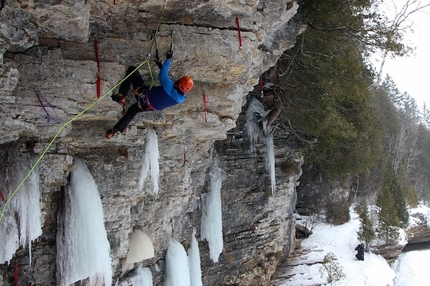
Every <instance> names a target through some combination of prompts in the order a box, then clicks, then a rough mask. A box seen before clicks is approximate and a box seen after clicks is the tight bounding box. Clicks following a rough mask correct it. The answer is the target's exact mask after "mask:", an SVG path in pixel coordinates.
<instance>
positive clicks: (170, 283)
mask: <svg viewBox="0 0 430 286" xmlns="http://www.w3.org/2000/svg"><path fill="white" fill-rule="evenodd" d="M164 275H165V276H164V286H190V270H189V267H188V258H187V253H186V252H185V249H184V247H183V246H182V244H180V243H179V242H178V241H177V240H176V239H174V238H172V239H171V240H170V245H169V248H168V249H167V252H166V269H165V274H164Z"/></svg>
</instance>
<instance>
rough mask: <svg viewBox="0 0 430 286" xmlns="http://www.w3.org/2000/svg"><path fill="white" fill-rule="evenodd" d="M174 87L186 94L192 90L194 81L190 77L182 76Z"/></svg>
mask: <svg viewBox="0 0 430 286" xmlns="http://www.w3.org/2000/svg"><path fill="white" fill-rule="evenodd" d="M176 86H177V87H178V89H179V91H180V92H183V93H186V92H189V91H190V90H191V89H192V88H193V86H194V81H193V79H192V78H191V77H190V76H188V75H184V76H183V77H181V78H180V79H179V80H178V82H177V84H176Z"/></svg>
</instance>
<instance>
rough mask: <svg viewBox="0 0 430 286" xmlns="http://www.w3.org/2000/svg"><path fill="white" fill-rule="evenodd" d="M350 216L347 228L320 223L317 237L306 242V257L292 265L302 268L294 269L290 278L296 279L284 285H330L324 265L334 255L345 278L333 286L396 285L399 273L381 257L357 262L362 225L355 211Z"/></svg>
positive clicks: (365, 258) (366, 254)
mask: <svg viewBox="0 0 430 286" xmlns="http://www.w3.org/2000/svg"><path fill="white" fill-rule="evenodd" d="M350 213H351V219H350V221H349V222H348V223H345V224H343V225H340V226H333V225H330V224H326V223H320V224H318V225H317V226H315V228H314V229H313V234H312V235H311V236H310V237H309V238H307V239H305V240H303V241H302V244H301V248H302V251H303V252H304V253H305V255H300V256H299V257H298V259H299V261H292V263H296V264H299V263H300V264H301V265H298V266H296V267H294V268H293V269H292V270H291V271H290V272H291V273H289V274H288V276H290V275H292V277H291V278H289V279H288V281H286V282H285V283H284V284H280V285H288V286H293V285H315V284H324V283H327V276H328V275H327V271H325V270H324V267H323V264H322V263H321V262H322V261H323V260H324V257H325V256H326V255H327V254H329V253H332V254H333V255H334V257H335V258H336V260H335V261H334V263H336V264H337V265H338V266H337V268H338V269H341V270H342V273H343V274H344V278H342V279H341V280H339V281H337V282H334V283H333V284H331V285H348V286H361V285H393V280H394V277H395V273H394V271H393V270H392V269H391V268H390V266H389V265H388V263H387V262H386V261H385V260H384V259H383V258H382V257H381V256H379V255H376V254H373V253H365V255H364V261H359V260H357V258H355V254H356V251H355V250H354V249H355V248H356V247H357V245H358V244H359V243H360V241H358V239H357V231H358V230H359V226H360V221H359V217H358V214H357V213H355V212H354V211H353V210H352V209H351V212H350Z"/></svg>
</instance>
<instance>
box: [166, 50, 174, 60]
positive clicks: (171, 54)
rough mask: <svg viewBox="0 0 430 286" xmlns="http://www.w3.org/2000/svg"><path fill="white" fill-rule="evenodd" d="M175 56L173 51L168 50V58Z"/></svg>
mask: <svg viewBox="0 0 430 286" xmlns="http://www.w3.org/2000/svg"><path fill="white" fill-rule="evenodd" d="M172 57H173V51H168V52H167V54H166V58H167V59H171V58H172Z"/></svg>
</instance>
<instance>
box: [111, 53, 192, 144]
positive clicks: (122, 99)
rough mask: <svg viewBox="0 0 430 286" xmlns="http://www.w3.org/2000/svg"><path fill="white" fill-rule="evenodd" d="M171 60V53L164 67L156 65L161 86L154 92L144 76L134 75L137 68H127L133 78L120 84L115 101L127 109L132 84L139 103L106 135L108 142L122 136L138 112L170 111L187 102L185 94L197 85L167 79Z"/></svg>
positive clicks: (154, 88)
mask: <svg viewBox="0 0 430 286" xmlns="http://www.w3.org/2000/svg"><path fill="white" fill-rule="evenodd" d="M172 56H173V52H172V51H169V52H167V55H166V60H165V61H164V64H161V62H160V61H156V64H157V66H158V67H159V68H160V73H159V74H158V80H159V81H160V84H161V85H160V86H156V87H153V88H151V89H149V88H148V86H147V85H145V83H144V81H143V79H142V76H141V75H140V73H139V72H138V71H135V72H134V73H133V74H131V73H132V72H133V71H134V70H135V69H136V68H135V67H133V66H131V67H129V68H128V70H127V74H126V76H128V75H129V74H131V75H130V76H129V77H128V78H127V79H126V80H124V82H123V83H122V84H121V86H120V88H119V93H118V94H114V95H112V100H113V101H116V102H118V103H119V104H121V105H123V106H125V104H126V96H127V94H128V91H129V89H130V84H131V85H132V86H133V90H134V95H135V97H136V100H137V102H136V103H135V104H133V105H131V106H130V107H129V108H128V110H127V112H126V113H125V114H124V116H123V117H122V118H121V119H120V120H119V121H118V122H117V123H116V124H115V126H114V127H113V128H111V129H109V130H107V131H106V137H107V138H108V139H111V138H112V137H113V136H115V135H117V134H119V133H122V132H123V131H124V129H125V128H126V127H127V125H128V124H129V123H130V121H131V120H133V118H134V117H135V116H136V114H138V113H139V112H144V111H150V110H153V111H155V110H163V109H165V108H167V107H171V106H173V105H176V104H180V103H182V102H184V101H185V99H186V98H187V97H186V93H187V92H189V91H190V90H191V89H192V88H193V86H194V82H193V79H192V78H191V77H190V76H182V77H181V78H180V79H179V80H177V81H176V82H173V80H172V79H171V78H170V77H169V75H168V72H169V68H170V61H171V59H172Z"/></svg>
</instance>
